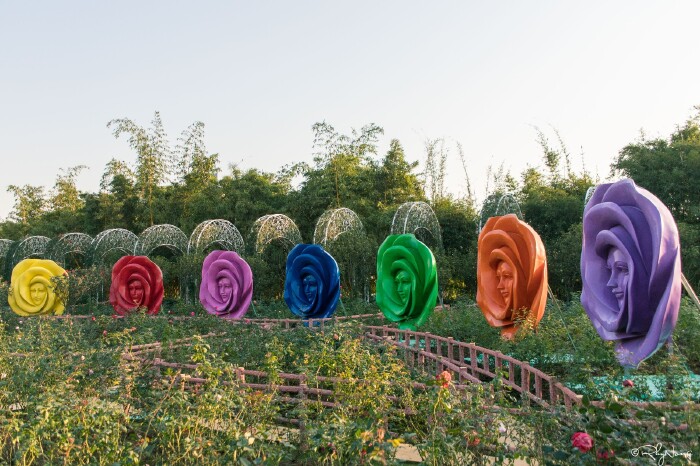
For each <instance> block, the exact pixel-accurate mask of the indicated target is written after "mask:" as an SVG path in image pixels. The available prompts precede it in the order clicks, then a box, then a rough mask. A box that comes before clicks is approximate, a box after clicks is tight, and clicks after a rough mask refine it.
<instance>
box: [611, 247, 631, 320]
mask: <svg viewBox="0 0 700 466" xmlns="http://www.w3.org/2000/svg"><path fill="white" fill-rule="evenodd" d="M607 264H608V265H607V268H608V270H609V271H610V280H608V283H607V286H608V288H610V291H612V294H613V295H615V299H616V300H617V305H618V307H619V308H620V310H623V308H624V306H625V296H626V295H627V285H628V283H629V278H630V271H629V264H627V259H626V258H625V255H624V254H623V253H622V251H620V250H619V249H618V248H610V251H609V252H608V261H607Z"/></svg>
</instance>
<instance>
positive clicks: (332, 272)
mask: <svg viewBox="0 0 700 466" xmlns="http://www.w3.org/2000/svg"><path fill="white" fill-rule="evenodd" d="M339 299H340V269H338V263H337V262H336V261H335V259H333V256H331V255H330V254H328V253H327V252H326V251H325V250H324V249H323V248H322V247H321V246H318V245H316V244H297V245H296V246H295V247H294V249H292V250H291V251H290V252H289V255H288V256H287V276H286V279H285V282H284V300H285V302H286V303H287V306H289V309H290V310H291V311H292V313H294V315H297V316H299V317H301V318H302V319H324V318H326V317H330V316H331V315H333V313H334V312H335V308H336V307H337V306H338V300H339Z"/></svg>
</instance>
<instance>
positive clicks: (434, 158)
mask: <svg viewBox="0 0 700 466" xmlns="http://www.w3.org/2000/svg"><path fill="white" fill-rule="evenodd" d="M448 152H449V150H448V149H446V148H445V140H444V139H442V138H439V139H427V140H426V141H425V172H424V174H423V176H424V186H425V193H426V194H427V196H428V198H430V201H431V202H432V203H436V202H438V201H440V199H442V198H444V197H445V175H446V171H447V154H448Z"/></svg>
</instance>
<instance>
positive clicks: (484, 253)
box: [476, 214, 547, 339]
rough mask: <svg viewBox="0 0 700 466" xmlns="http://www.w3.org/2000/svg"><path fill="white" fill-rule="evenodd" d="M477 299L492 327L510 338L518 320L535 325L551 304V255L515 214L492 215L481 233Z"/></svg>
mask: <svg viewBox="0 0 700 466" xmlns="http://www.w3.org/2000/svg"><path fill="white" fill-rule="evenodd" d="M478 247H479V251H478V257H477V264H476V265H477V292H476V302H477V303H478V304H479V307H480V308H481V312H483V313H484V317H486V320H487V321H488V323H489V324H490V325H491V326H492V327H501V336H502V337H503V338H507V339H510V338H512V337H513V336H514V335H515V333H516V332H517V330H518V329H517V326H516V325H515V324H516V321H518V320H521V319H524V320H527V321H529V322H531V323H532V325H533V327H536V326H537V324H538V323H539V322H540V320H542V316H543V315H544V308H545V306H546V304H547V256H546V255H545V251H544V245H543V244H542V240H541V239H540V236H539V235H538V234H537V233H536V232H535V230H533V229H532V227H531V226H530V225H528V224H527V223H525V222H523V221H521V220H519V219H518V217H516V216H515V215H513V214H510V215H504V216H502V217H491V218H490V219H488V221H487V222H486V225H484V228H483V230H481V234H480V235H479V246H478Z"/></svg>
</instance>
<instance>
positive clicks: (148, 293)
mask: <svg viewBox="0 0 700 466" xmlns="http://www.w3.org/2000/svg"><path fill="white" fill-rule="evenodd" d="M109 302H110V303H111V304H112V307H113V308H114V312H116V313H117V314H119V315H122V316H123V315H127V314H129V313H130V312H132V311H134V310H135V309H138V308H140V307H145V308H146V309H147V310H148V311H147V312H148V314H152V315H153V314H158V311H159V310H160V304H161V303H162V302H163V272H161V270H160V267H158V266H157V265H156V264H155V263H153V261H151V260H150V259H149V258H148V257H146V256H124V257H122V258H121V259H119V260H118V261H117V263H116V264H114V267H113V268H112V286H111V287H110V289H109Z"/></svg>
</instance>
